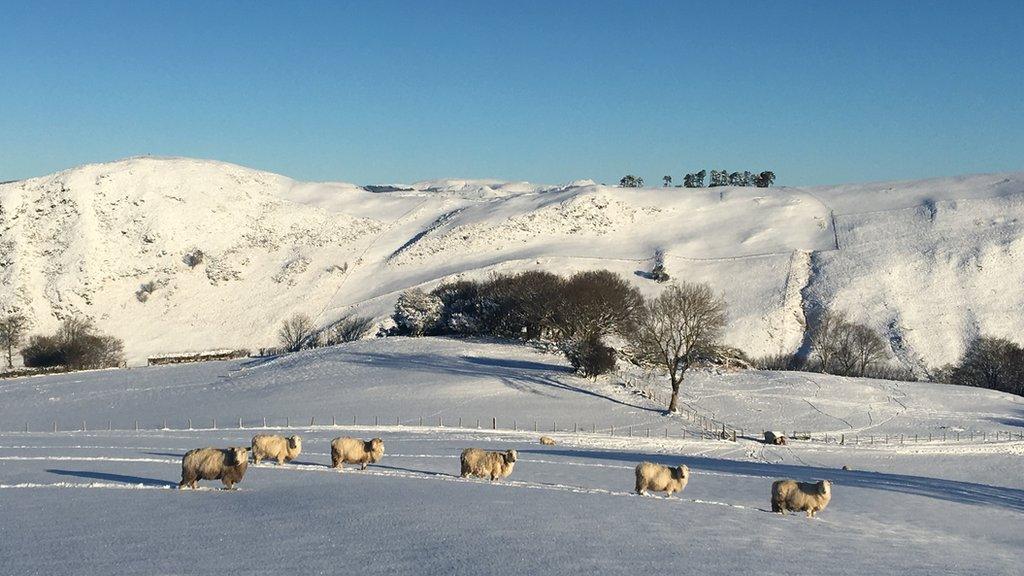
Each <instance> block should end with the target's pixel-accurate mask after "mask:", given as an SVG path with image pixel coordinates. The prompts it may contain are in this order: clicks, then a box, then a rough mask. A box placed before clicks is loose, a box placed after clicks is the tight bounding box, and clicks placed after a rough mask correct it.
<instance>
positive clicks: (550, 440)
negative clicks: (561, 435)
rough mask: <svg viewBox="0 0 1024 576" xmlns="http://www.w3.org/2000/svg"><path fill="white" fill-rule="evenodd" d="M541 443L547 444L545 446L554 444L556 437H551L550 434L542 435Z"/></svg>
mask: <svg viewBox="0 0 1024 576" xmlns="http://www.w3.org/2000/svg"><path fill="white" fill-rule="evenodd" d="M540 443H541V444H543V445H545V446H554V445H555V439H554V438H550V437H548V436H541V437H540Z"/></svg>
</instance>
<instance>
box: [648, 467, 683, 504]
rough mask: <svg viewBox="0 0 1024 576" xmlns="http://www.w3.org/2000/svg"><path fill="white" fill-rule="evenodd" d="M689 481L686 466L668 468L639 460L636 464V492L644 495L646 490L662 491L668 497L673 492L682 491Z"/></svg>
mask: <svg viewBox="0 0 1024 576" xmlns="http://www.w3.org/2000/svg"><path fill="white" fill-rule="evenodd" d="M689 481H690V469H689V468H688V467H687V466H685V465H684V466H676V467H674V468H669V467H668V466H662V465H661V464H653V463H651V462H641V463H639V464H637V465H636V493H637V494H640V495H641V496H646V495H647V491H648V490H654V491H655V492H664V493H665V497H666V498H668V497H669V496H671V495H672V494H673V493H674V492H682V491H683V488H686V483H687V482H689Z"/></svg>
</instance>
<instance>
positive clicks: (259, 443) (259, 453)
mask: <svg viewBox="0 0 1024 576" xmlns="http://www.w3.org/2000/svg"><path fill="white" fill-rule="evenodd" d="M299 454H302V438H301V437H300V436H289V437H287V438H285V437H284V436H276V435H273V434H257V435H255V436H253V437H252V459H253V462H255V463H257V464H259V463H260V460H263V459H264V458H266V459H267V460H277V465H278V466H280V465H281V464H284V463H285V462H291V461H292V460H294V459H296V458H298V457H299Z"/></svg>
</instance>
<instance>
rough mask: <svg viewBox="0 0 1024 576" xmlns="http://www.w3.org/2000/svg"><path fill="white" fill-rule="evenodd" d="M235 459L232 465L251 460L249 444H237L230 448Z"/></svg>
mask: <svg viewBox="0 0 1024 576" xmlns="http://www.w3.org/2000/svg"><path fill="white" fill-rule="evenodd" d="M229 450H230V451H231V454H232V456H233V457H234V459H235V461H234V462H232V463H231V465H232V466H238V465H239V464H241V463H242V462H248V461H249V448H248V447H247V446H235V447H234V448H230V449H229Z"/></svg>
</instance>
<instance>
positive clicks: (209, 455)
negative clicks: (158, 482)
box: [178, 446, 249, 490]
mask: <svg viewBox="0 0 1024 576" xmlns="http://www.w3.org/2000/svg"><path fill="white" fill-rule="evenodd" d="M248 467H249V448H247V447H245V446H236V447H232V448H223V449H222V448H196V449H195V450H189V451H188V452H186V453H185V456H183V457H182V459H181V482H179V483H178V488H184V487H185V486H188V487H189V488H192V489H195V487H196V482H197V481H198V480H220V481H221V482H223V483H224V487H225V489H227V490H234V485H235V484H236V483H238V482H241V481H242V477H243V476H245V470H246V468H248Z"/></svg>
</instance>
